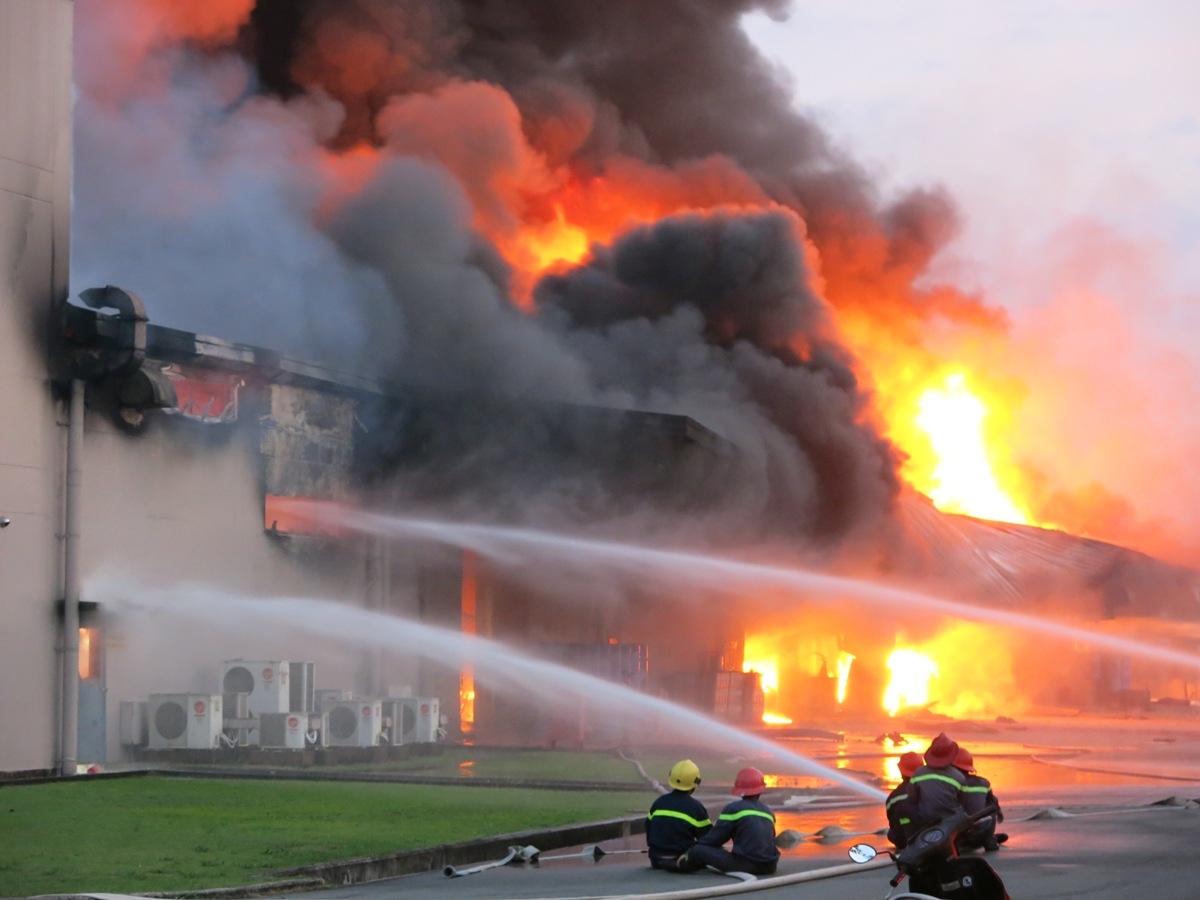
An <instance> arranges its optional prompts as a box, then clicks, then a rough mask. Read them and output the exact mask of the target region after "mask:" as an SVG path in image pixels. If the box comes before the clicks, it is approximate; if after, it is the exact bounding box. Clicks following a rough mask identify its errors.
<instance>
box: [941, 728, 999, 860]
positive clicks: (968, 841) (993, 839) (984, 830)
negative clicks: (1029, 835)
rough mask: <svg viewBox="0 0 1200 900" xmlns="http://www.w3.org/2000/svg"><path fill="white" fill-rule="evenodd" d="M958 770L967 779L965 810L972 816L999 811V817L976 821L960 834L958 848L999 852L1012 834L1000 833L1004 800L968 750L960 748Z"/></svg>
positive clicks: (956, 761)
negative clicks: (995, 792)
mask: <svg viewBox="0 0 1200 900" xmlns="http://www.w3.org/2000/svg"><path fill="white" fill-rule="evenodd" d="M954 767H955V768H956V769H958V770H959V771H960V772H962V774H963V778H964V779H965V780H966V786H965V787H963V789H962V805H963V809H965V810H966V811H967V812H968V813H970V814H971V815H975V814H976V813H981V812H983V811H984V810H985V809H988V808H992V809H994V810H995V815H993V816H990V817H987V818H984V819H982V820H981V821H979V822H976V823H975V825H973V826H972V827H971V829H970V830H969V831H967V832H966V833H964V834H961V835H959V838H958V841H957V844H958V849H959V850H974V849H976V848H977V847H982V848H983V849H984V850H985V851H988V852H991V851H993V850H999V849H1000V845H1001V844H1003V843H1004V842H1005V841H1007V840H1008V835H1007V834H997V833H996V823H997V822H1003V821H1004V811H1003V810H1001V809H1000V801H999V800H997V799H996V795H995V794H994V793H992V783H991V782H990V781H988V780H987V779H986V778H984V777H983V776H982V775H980V774H978V773H977V772H976V771H975V759H974V757H973V756H971V752H970V751H969V750H967V749H966V748H965V747H959V748H958V755H957V756H956V757H955V758H954Z"/></svg>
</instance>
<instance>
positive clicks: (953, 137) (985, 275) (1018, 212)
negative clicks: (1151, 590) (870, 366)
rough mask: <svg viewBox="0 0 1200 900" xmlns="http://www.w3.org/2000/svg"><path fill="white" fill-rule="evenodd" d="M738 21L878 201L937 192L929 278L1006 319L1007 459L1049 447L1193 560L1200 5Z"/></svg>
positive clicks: (940, 8)
mask: <svg viewBox="0 0 1200 900" xmlns="http://www.w3.org/2000/svg"><path fill="white" fill-rule="evenodd" d="M744 24H745V28H746V30H747V32H748V33H749V34H750V36H751V37H752V39H753V40H754V41H755V42H756V43H757V44H758V45H759V47H760V48H761V49H762V51H763V53H764V54H765V55H766V56H767V57H768V58H770V59H771V60H772V61H773V62H774V63H775V64H776V65H777V66H778V67H779V68H780V70H781V72H783V73H785V74H786V76H787V77H789V78H790V79H791V81H792V85H793V89H794V96H795V104H796V106H797V108H798V109H800V110H801V111H802V112H803V113H804V114H805V115H807V116H810V117H812V118H813V119H815V120H816V121H818V122H819V123H820V124H821V125H822V127H823V128H824V129H825V130H826V131H827V132H828V133H829V134H831V135H832V136H833V138H834V140H835V141H836V142H837V143H838V144H840V145H841V146H842V147H843V148H844V149H845V150H846V151H847V152H848V153H850V154H851V155H852V156H853V157H854V158H855V159H856V160H858V162H859V163H860V164H861V165H863V166H864V167H865V168H866V169H867V170H868V171H869V172H870V173H871V174H872V177H873V179H874V181H875V183H876V184H877V185H880V186H881V190H883V191H884V192H896V191H899V190H901V189H904V188H909V187H913V186H917V185H942V186H944V187H945V188H947V189H948V190H949V192H950V193H951V194H952V196H953V198H954V200H955V202H956V204H957V206H958V208H959V211H960V215H961V219H962V225H961V231H960V233H959V235H958V237H957V238H956V239H955V240H953V241H952V242H951V243H950V244H949V245H948V246H947V247H946V248H945V249H944V250H943V251H942V253H941V255H940V256H939V258H938V259H937V260H936V261H935V264H934V266H933V267H932V276H931V277H933V278H935V279H937V278H940V279H945V280H946V281H948V282H951V283H953V284H955V285H957V286H959V287H961V288H964V289H967V290H973V291H978V292H980V293H981V294H982V295H983V296H984V297H985V298H986V300H987V301H989V302H990V303H994V304H998V305H1000V306H1002V307H1003V308H1004V309H1005V310H1006V311H1007V312H1008V314H1009V319H1010V337H1011V341H1010V342H1008V344H1007V345H1006V347H1005V349H1004V351H1003V353H1004V355H1005V359H1003V360H995V361H994V362H995V364H996V366H997V367H1000V368H1004V369H1005V370H1006V371H1007V372H1009V373H1012V374H1017V375H1020V376H1023V378H1024V380H1025V382H1026V384H1025V390H1026V396H1025V400H1024V401H1023V402H1022V403H1021V405H1020V409H1018V410H1017V411H1016V412H1015V413H1014V426H1013V429H1012V432H1011V434H1010V440H1009V443H1010V447H1011V449H1012V451H1013V453H1014V454H1015V455H1018V456H1020V455H1025V456H1027V457H1033V456H1037V455H1038V454H1039V452H1040V448H1039V446H1038V445H1039V444H1044V443H1047V442H1052V443H1053V444H1054V445H1055V446H1056V447H1057V448H1061V449H1059V450H1056V451H1055V454H1054V455H1055V456H1056V457H1057V458H1058V460H1059V461H1060V462H1059V463H1057V464H1056V466H1057V469H1058V471H1057V472H1056V473H1055V478H1056V479H1057V480H1058V481H1060V482H1061V483H1063V484H1067V483H1069V482H1073V484H1071V487H1072V488H1073V489H1077V490H1083V489H1084V488H1085V487H1086V485H1087V484H1088V483H1090V482H1093V481H1094V482H1098V483H1103V484H1104V485H1106V486H1107V488H1108V490H1110V491H1111V492H1112V493H1111V494H1106V496H1107V499H1108V500H1109V501H1112V502H1118V503H1119V502H1120V501H1118V500H1116V497H1115V495H1121V496H1123V497H1125V498H1136V507H1137V509H1136V511H1134V510H1129V511H1128V512H1129V515H1130V516H1131V517H1136V518H1139V519H1140V520H1141V523H1142V525H1147V526H1149V527H1152V528H1159V529H1165V530H1169V531H1171V532H1172V534H1173V535H1174V536H1175V537H1176V538H1179V539H1180V540H1181V542H1182V543H1183V544H1185V545H1187V546H1181V547H1177V548H1176V552H1174V553H1172V554H1171V555H1173V556H1175V557H1176V558H1187V557H1189V556H1191V555H1192V550H1194V549H1195V547H1196V539H1197V537H1198V536H1200V519H1198V518H1197V516H1196V514H1195V513H1194V512H1193V511H1192V510H1193V507H1195V506H1196V505H1197V504H1196V500H1197V491H1198V489H1200V483H1198V482H1197V480H1196V478H1195V476H1194V474H1193V470H1194V469H1195V468H1196V466H1195V465H1194V460H1195V459H1196V458H1197V455H1198V454H1200V442H1198V441H1197V436H1198V435H1200V429H1198V428H1197V425H1198V423H1197V420H1196V410H1197V409H1198V408H1200V345H1198V344H1197V340H1196V337H1197V335H1198V334H1200V327H1198V326H1200V92H1198V91H1197V87H1196V86H1197V85H1200V54H1198V53H1197V52H1196V39H1197V36H1200V4H1195V3H1191V2H1187V0H1150V2H1143V3H1137V4H1134V3H1128V2H1113V0H1049V2H1047V0H1041V2H1031V0H1013V2H1005V3H983V2H954V0H911V2H907V3H904V4H896V3H890V2H886V0H797V2H795V3H793V4H792V5H791V9H790V13H789V14H788V15H787V18H786V19H785V20H784V21H773V20H772V19H770V18H768V17H767V16H765V15H762V14H754V15H751V16H748V17H746V19H745V23H744ZM981 361H986V360H981ZM1064 410H1072V414H1071V415H1070V416H1066V417H1064V414H1063V411H1064ZM1064 463H1066V464H1065V465H1064ZM1151 520H1154V521H1153V522H1152V521H1151ZM1189 548H1191V549H1189Z"/></svg>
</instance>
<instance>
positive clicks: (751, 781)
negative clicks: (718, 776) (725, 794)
mask: <svg viewBox="0 0 1200 900" xmlns="http://www.w3.org/2000/svg"><path fill="white" fill-rule="evenodd" d="M766 789H767V779H766V778H765V777H764V776H763V773H762V772H761V771H760V770H758V769H756V768H754V766H746V768H744V769H742V771H740V772H738V773H737V777H735V778H734V779H733V790H731V791H730V792H729V793H731V794H735V795H737V796H738V797H757V796H758V795H759V794H761V793H762V792H763V791H765V790H766Z"/></svg>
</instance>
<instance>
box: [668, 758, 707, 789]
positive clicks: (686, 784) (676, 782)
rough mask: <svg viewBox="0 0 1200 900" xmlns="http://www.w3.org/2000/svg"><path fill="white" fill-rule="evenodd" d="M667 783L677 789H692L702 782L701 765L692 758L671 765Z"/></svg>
mask: <svg viewBox="0 0 1200 900" xmlns="http://www.w3.org/2000/svg"><path fill="white" fill-rule="evenodd" d="M667 783H668V784H669V785H671V787H673V788H675V790H677V791H690V790H692V789H693V788H694V787H695V786H696V785H698V784H699V783H700V767H699V766H698V765H696V764H695V763H694V762H692V761H691V760H690V759H681V760H680V761H679V762H677V763H675V765H673V766H671V774H670V775H669V776H668V777H667Z"/></svg>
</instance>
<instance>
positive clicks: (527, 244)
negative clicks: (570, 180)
mask: <svg viewBox="0 0 1200 900" xmlns="http://www.w3.org/2000/svg"><path fill="white" fill-rule="evenodd" d="M520 240H521V243H522V244H523V245H524V249H525V251H526V252H527V253H528V254H529V256H530V257H532V260H533V265H534V270H535V271H536V272H537V273H539V274H540V273H544V272H547V271H550V270H552V269H554V268H557V267H558V266H560V265H561V264H563V263H569V264H572V265H575V264H578V263H580V262H581V261H583V260H584V258H585V257H586V256H587V255H588V247H589V245H590V241H589V239H588V233H587V231H585V230H584V229H583V228H581V227H579V226H578V225H576V224H574V223H573V222H569V221H567V215H566V212H565V211H564V209H563V206H562V204H561V203H556V204H554V220H553V221H551V222H547V223H545V224H543V225H534V226H531V227H530V228H529V229H528V230H526V231H525V232H523V233H522V234H521V238H520Z"/></svg>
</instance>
